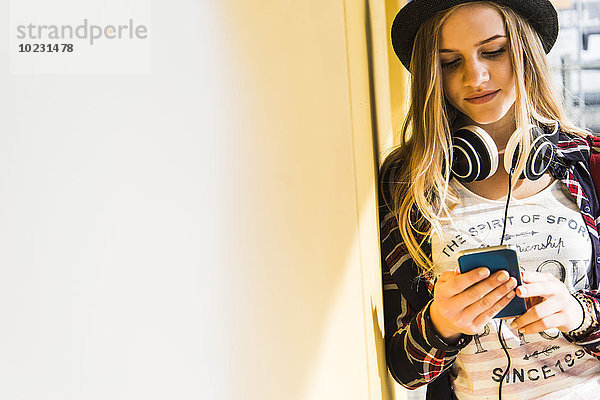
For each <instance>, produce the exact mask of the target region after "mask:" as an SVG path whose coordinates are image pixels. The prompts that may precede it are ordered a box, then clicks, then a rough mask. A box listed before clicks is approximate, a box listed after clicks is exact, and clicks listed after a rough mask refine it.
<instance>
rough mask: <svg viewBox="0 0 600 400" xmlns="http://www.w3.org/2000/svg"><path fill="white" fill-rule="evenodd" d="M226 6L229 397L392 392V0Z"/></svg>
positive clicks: (389, 394)
mask: <svg viewBox="0 0 600 400" xmlns="http://www.w3.org/2000/svg"><path fill="white" fill-rule="evenodd" d="M222 4H223V5H222V6H221V14H220V18H221V22H220V23H221V24H222V25H223V26H227V27H228V29H227V34H226V37H225V39H226V44H225V45H226V51H228V52H230V57H231V58H232V59H233V60H235V62H234V63H233V68H232V70H231V71H230V72H229V75H228V76H227V79H228V80H230V81H231V82H232V83H233V85H234V86H236V87H237V88H238V92H237V97H236V101H235V102H234V103H233V104H230V105H228V107H230V113H231V116H232V119H231V120H230V121H224V123H225V124H227V125H228V126H230V127H231V129H232V130H233V131H235V132H236V135H235V143H234V144H233V146H232V149H231V156H232V163H233V166H234V168H233V170H232V173H231V175H229V176H226V177H224V178H223V179H224V182H226V183H227V184H230V185H231V187H230V190H231V192H230V195H229V196H228V197H229V198H230V199H231V200H230V201H231V204H230V209H231V210H232V211H231V220H230V221H228V222H227V223H228V224H229V228H230V229H227V230H228V231H230V232H231V233H230V236H228V240H229V241H231V243H232V244H234V245H235V251H232V252H231V253H230V254H227V255H225V259H226V261H227V265H228V266H230V267H231V268H232V272H231V280H230V281H229V282H228V286H229V287H230V290H231V291H232V293H234V299H236V300H235V301H234V302H233V303H232V304H230V305H229V309H228V311H227V312H226V313H225V315H228V316H231V321H230V324H231V332H232V334H233V335H232V341H231V346H232V347H233V348H234V349H235V353H234V354H235V355H234V356H233V358H232V359H231V360H230V364H229V366H228V368H229V374H230V376H231V377H232V378H231V379H232V382H231V383H232V385H231V386H230V387H229V390H230V392H231V396H232V398H244V399H260V400H264V399H315V400H321V399H391V398H393V385H392V384H391V382H390V380H389V375H388V372H387V369H386V366H385V358H384V346H383V332H382V330H383V314H382V300H381V277H380V266H379V260H380V256H379V245H378V243H379V242H378V227H377V213H376V190H375V188H376V165H377V158H376V148H375V146H374V143H375V136H376V133H377V131H385V132H386V135H387V136H388V137H389V135H390V134H391V131H392V122H391V121H392V119H391V115H390V111H389V110H390V91H389V82H388V81H389V72H388V63H389V61H388V54H387V52H388V49H387V46H388V45H387V41H388V39H387V37H388V33H387V32H388V28H387V27H386V17H387V14H386V7H385V4H384V3H383V2H380V1H372V2H369V3H367V4H365V3H364V2H357V1H350V0H346V1H344V2H323V1H316V0H313V1H305V2H291V1H281V0H271V1H262V2H259V3H258V4H257V3H256V2H235V4H233V2H224V3H222ZM375 105H377V107H375ZM398 398H401V396H399V397H398Z"/></svg>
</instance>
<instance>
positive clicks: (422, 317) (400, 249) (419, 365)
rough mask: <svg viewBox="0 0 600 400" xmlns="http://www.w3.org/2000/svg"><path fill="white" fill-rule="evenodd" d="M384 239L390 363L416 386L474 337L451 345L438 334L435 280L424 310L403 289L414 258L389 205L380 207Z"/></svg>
mask: <svg viewBox="0 0 600 400" xmlns="http://www.w3.org/2000/svg"><path fill="white" fill-rule="evenodd" d="M381 201H382V200H380V204H384V203H382V202H381ZM380 238H381V256H382V274H383V298H384V315H385V339H386V355H387V365H388V368H389V370H390V373H391V374H392V376H393V377H394V379H395V380H397V381H398V382H399V383H400V384H401V385H403V386H404V387H406V388H408V389H416V388H418V387H420V386H423V385H425V384H427V383H429V382H431V381H433V380H434V379H436V378H437V377H438V376H440V375H441V374H442V373H443V372H444V371H445V370H447V369H448V368H449V367H450V366H451V365H452V363H453V362H454V360H455V359H456V356H457V355H458V352H459V350H460V349H462V348H463V347H464V346H466V345H467V344H468V343H469V342H470V339H471V337H470V336H464V337H463V338H461V339H460V341H459V343H458V344H457V345H456V346H450V345H447V344H446V343H444V342H443V341H442V340H441V339H440V338H439V337H438V336H437V334H436V332H435V330H434V327H433V324H432V323H431V319H430V316H429V306H430V304H431V295H430V293H431V292H432V289H433V282H429V281H428V282H427V286H428V288H429V289H430V290H429V292H428V294H429V298H430V300H429V302H428V303H426V306H425V307H423V308H422V309H420V310H419V309H414V308H413V307H411V304H410V302H409V301H408V300H407V297H406V296H405V294H403V293H402V292H401V291H400V289H399V285H398V283H399V280H402V279H408V277H407V276H406V274H405V273H404V271H406V270H407V268H408V266H409V264H410V263H413V260H412V258H411V257H410V255H409V253H408V251H407V249H406V246H405V245H404V242H403V241H402V240H401V236H400V234H399V232H398V225H397V220H396V218H395V217H394V216H393V214H392V213H391V212H390V211H389V208H388V207H387V206H385V205H383V206H381V207H380ZM400 286H402V285H400Z"/></svg>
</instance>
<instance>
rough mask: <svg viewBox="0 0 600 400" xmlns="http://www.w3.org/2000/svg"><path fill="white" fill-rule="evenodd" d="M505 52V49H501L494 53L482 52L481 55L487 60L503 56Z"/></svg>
mask: <svg viewBox="0 0 600 400" xmlns="http://www.w3.org/2000/svg"><path fill="white" fill-rule="evenodd" d="M505 52H506V47H502V48H501V49H498V50H495V51H484V52H483V53H481V54H483V55H484V56H485V57H487V58H491V59H494V58H498V57H500V56H501V55H503V54H504V53H505Z"/></svg>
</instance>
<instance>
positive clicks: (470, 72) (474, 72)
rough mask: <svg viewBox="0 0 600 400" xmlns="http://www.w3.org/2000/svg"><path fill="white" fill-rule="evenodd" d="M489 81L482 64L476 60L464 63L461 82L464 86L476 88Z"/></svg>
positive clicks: (484, 66)
mask: <svg viewBox="0 0 600 400" xmlns="http://www.w3.org/2000/svg"><path fill="white" fill-rule="evenodd" d="M489 79H490V74H489V71H488V69H487V65H486V64H485V63H484V62H481V61H480V60H477V59H471V60H467V61H465V68H464V76H463V80H464V84H465V85H466V86H470V87H474V88H478V87H480V86H481V85H482V84H483V83H485V82H487V81H488V80H489Z"/></svg>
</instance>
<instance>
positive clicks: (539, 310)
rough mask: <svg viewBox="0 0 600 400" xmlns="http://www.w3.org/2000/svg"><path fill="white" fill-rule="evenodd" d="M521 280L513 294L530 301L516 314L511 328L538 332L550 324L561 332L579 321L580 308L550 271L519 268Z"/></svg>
mask: <svg viewBox="0 0 600 400" xmlns="http://www.w3.org/2000/svg"><path fill="white" fill-rule="evenodd" d="M522 276H523V282H524V284H523V285H521V286H519V287H518V288H517V296H519V297H522V298H524V299H525V300H526V301H527V300H528V299H529V302H530V303H531V304H533V306H532V307H531V308H529V309H528V310H527V312H526V313H525V314H523V315H521V316H520V317H518V318H516V319H515V320H514V321H513V322H512V323H511V324H510V326H511V328H515V329H518V330H519V331H520V332H521V333H538V332H541V331H544V330H546V329H550V328H558V329H559V330H560V331H561V332H569V331H571V330H573V329H576V328H577V327H579V326H580V325H581V321H583V310H582V309H581V305H580V304H579V302H578V301H577V300H576V299H575V298H574V297H573V296H571V294H570V293H569V291H568V290H567V287H566V286H565V285H564V283H562V282H561V281H559V280H558V279H556V278H555V277H554V276H553V275H551V274H544V273H541V272H523V273H522Z"/></svg>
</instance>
